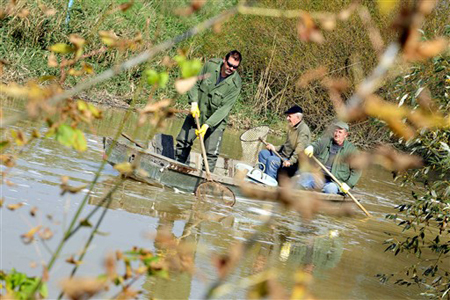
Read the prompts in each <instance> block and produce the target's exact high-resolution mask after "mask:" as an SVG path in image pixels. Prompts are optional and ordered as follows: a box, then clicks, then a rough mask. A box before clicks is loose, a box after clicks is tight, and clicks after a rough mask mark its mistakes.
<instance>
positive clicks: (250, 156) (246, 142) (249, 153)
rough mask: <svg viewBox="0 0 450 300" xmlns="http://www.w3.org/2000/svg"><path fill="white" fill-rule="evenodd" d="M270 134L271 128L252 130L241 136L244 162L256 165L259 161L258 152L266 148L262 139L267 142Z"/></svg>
mask: <svg viewBox="0 0 450 300" xmlns="http://www.w3.org/2000/svg"><path fill="white" fill-rule="evenodd" d="M268 133H269V126H258V127H254V128H251V129H249V130H247V131H245V132H244V133H242V134H241V137H240V140H241V147H242V160H243V161H245V162H248V163H250V164H252V165H253V164H255V163H256V161H257V160H258V152H259V151H261V149H262V148H263V147H264V145H263V144H262V143H261V142H260V140H259V139H260V138H261V139H263V140H265V139H266V137H267V134H268Z"/></svg>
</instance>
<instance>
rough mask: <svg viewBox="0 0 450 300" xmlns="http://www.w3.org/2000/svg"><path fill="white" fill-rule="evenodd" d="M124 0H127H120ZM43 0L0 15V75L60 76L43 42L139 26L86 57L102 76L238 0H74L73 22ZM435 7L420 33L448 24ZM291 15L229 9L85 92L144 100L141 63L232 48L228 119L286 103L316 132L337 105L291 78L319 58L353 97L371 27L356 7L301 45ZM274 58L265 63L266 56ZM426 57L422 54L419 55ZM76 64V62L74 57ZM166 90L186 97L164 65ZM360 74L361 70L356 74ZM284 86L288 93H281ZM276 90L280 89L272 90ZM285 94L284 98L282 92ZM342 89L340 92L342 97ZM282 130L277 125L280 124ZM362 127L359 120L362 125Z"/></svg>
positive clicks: (252, 117)
mask: <svg viewBox="0 0 450 300" xmlns="http://www.w3.org/2000/svg"><path fill="white" fill-rule="evenodd" d="M121 2H122V3H123V2H124V1H121ZM350 2H351V1H349V0H348V1H342V2H341V1H300V0H280V1H269V0H267V1H261V2H258V3H257V5H258V6H262V7H269V8H285V9H299V8H300V9H304V10H307V11H311V12H315V11H329V12H334V13H336V12H339V11H341V10H342V9H344V8H346V7H347V6H348V5H349V4H350ZM41 3H43V4H45V5H46V6H47V7H51V8H54V9H56V10H57V13H56V14H55V15H54V16H46V15H45V14H44V13H43V12H42V11H41V9H40V8H39V7H38V4H37V2H30V3H29V2H28V1H18V2H17V6H16V8H15V9H14V10H13V13H12V14H11V15H8V16H6V17H5V18H3V19H1V20H0V36H1V41H2V42H1V44H0V57H1V58H2V59H5V60H6V61H7V62H8V63H9V64H8V65H7V66H6V67H5V70H4V74H3V82H12V81H17V82H22V83H24V82H26V81H28V80H29V79H32V78H37V77H39V76H43V75H58V74H59V70H58V69H55V68H50V67H48V66H47V57H48V54H49V51H48V50H47V49H48V47H49V46H50V45H52V44H55V43H59V42H62V43H68V37H69V35H70V34H75V33H76V34H78V35H80V36H82V37H83V38H85V39H86V40H87V45H86V51H92V50H95V49H99V48H100V47H102V46H103V44H102V42H101V40H100V39H99V36H98V31H99V30H112V31H114V32H115V33H116V34H117V35H118V36H120V37H121V38H127V39H131V38H133V37H134V36H135V34H136V33H137V32H140V33H141V34H142V44H141V45H140V47H139V48H138V49H136V50H135V51H130V50H127V51H125V52H120V51H117V50H108V51H107V52H106V53H103V54H101V55H97V56H94V57H91V58H88V59H86V62H88V63H90V64H92V65H93V67H94V70H95V73H96V74H99V73H101V72H103V71H105V70H107V69H109V68H111V67H112V66H113V65H114V64H117V63H120V62H123V61H124V60H126V59H128V58H130V57H132V56H134V55H136V54H137V53H139V52H140V51H142V50H144V49H148V48H150V47H152V46H153V45H156V44H158V43H160V42H162V41H165V40H167V39H170V38H172V37H174V36H177V35H179V34H181V33H183V32H185V31H186V30H187V29H189V28H191V27H192V26H194V25H196V24H198V23H200V22H202V21H204V20H206V19H208V18H210V17H212V16H215V15H217V14H219V13H220V12H222V11H224V10H226V9H227V8H229V7H231V6H233V5H235V4H236V3H237V0H229V1H208V2H207V3H206V4H205V6H204V7H202V9H201V10H199V11H198V12H196V13H195V14H192V15H190V16H188V17H180V16H176V15H174V13H173V12H174V11H175V10H176V9H178V8H180V7H183V6H186V5H188V4H189V3H190V1H188V0H184V1H164V0H153V1H142V0H141V1H135V2H134V5H133V6H132V7H131V8H130V9H129V10H128V11H126V12H114V13H110V14H107V12H108V11H110V10H111V8H112V7H114V6H116V5H117V4H118V2H116V1H111V0H83V1H75V2H74V5H73V7H72V9H71V12H70V23H69V24H68V25H67V24H65V19H66V13H67V7H66V5H67V3H66V1H63V2H60V1H58V2H54V1H50V0H43V1H41ZM364 3H365V4H366V5H367V7H368V9H369V11H370V13H371V16H372V19H373V21H374V22H375V24H377V26H378V27H379V28H380V32H381V34H382V36H383V38H384V40H385V43H388V42H389V41H392V40H394V39H395V38H396V35H395V33H393V31H392V30H391V28H392V26H391V25H392V22H393V21H394V16H395V14H389V15H381V14H380V13H379V12H378V9H377V7H376V2H373V1H364ZM439 5H440V6H439V9H437V10H436V11H435V13H434V14H433V15H431V16H430V17H429V18H428V21H427V23H426V24H425V27H424V32H425V36H426V37H427V38H433V37H435V36H439V35H442V34H443V33H444V32H445V30H446V29H445V28H446V26H445V25H447V26H448V24H447V23H448V20H447V16H448V14H449V13H450V12H449V8H448V5H447V6H446V5H445V3H444V4H442V3H441V4H439ZM23 8H26V9H28V10H29V11H30V14H29V15H28V16H27V17H26V18H21V17H19V16H18V13H17V12H19V11H20V10H21V9H23ZM296 28H297V20H293V19H289V20H288V19H282V18H270V17H261V16H251V15H236V16H234V17H232V18H230V19H229V20H228V22H226V23H225V24H222V31H221V32H219V33H214V32H213V31H212V30H206V31H205V32H204V33H202V34H200V35H198V36H195V37H194V38H191V39H190V40H188V41H185V42H183V43H181V44H179V45H177V48H176V49H172V50H170V51H168V52H167V53H163V54H161V55H159V56H157V57H155V58H154V59H153V60H151V61H149V62H148V63H147V64H146V65H141V66H138V67H135V68H133V69H131V70H129V71H128V72H125V73H122V74H120V75H118V76H116V77H114V78H113V79H111V80H109V81H107V82H105V83H102V84H100V85H98V86H96V87H94V88H92V89H91V90H90V91H86V95H87V96H88V97H89V98H91V99H93V98H96V97H106V96H107V97H116V98H118V99H122V100H123V101H126V102H129V101H130V100H131V99H132V98H133V97H135V98H136V99H138V102H139V103H140V105H143V104H144V103H145V102H146V101H147V99H148V98H149V93H150V89H149V88H148V87H145V88H144V90H143V91H142V92H141V93H140V94H139V95H134V92H135V91H136V90H137V87H138V86H139V84H140V79H141V73H142V71H143V70H145V68H154V69H156V70H158V71H162V70H165V67H164V66H162V65H161V61H162V58H163V56H165V55H168V56H171V57H173V56H174V55H176V53H177V50H179V49H182V50H183V51H185V53H187V55H188V57H189V58H201V59H203V60H206V59H209V58H212V57H220V56H222V55H224V54H225V53H226V52H228V51H229V50H231V49H238V50H240V51H241V52H242V54H243V62H242V65H241V67H240V69H239V73H240V74H241V77H242V78H243V91H242V93H241V96H240V98H239V100H238V103H237V105H236V106H235V108H234V109H233V115H234V116H233V118H232V121H233V122H232V123H233V124H234V125H236V126H242V127H248V126H253V125H257V124H260V123H265V124H270V125H273V126H277V125H275V124H277V123H279V122H280V121H281V123H282V124H283V122H284V119H283V114H282V113H283V111H285V110H286V108H288V107H290V106H291V105H293V104H299V105H300V106H302V107H303V109H304V111H305V114H306V116H307V120H308V123H309V124H310V126H311V128H312V129H313V130H314V131H317V132H320V131H321V130H322V129H323V128H325V126H326V125H327V124H328V123H329V122H330V120H332V119H333V118H334V117H335V112H334V108H333V106H332V104H331V101H330V99H329V96H328V94H327V93H326V91H325V90H324V89H323V88H322V87H321V86H320V84H318V83H317V82H315V83H313V84H312V85H311V86H309V87H308V88H306V89H299V88H297V87H296V86H295V83H296V81H297V79H298V78H299V77H300V76H301V75H302V74H303V73H304V72H305V71H307V70H310V69H314V68H317V67H319V66H325V67H327V69H328V70H329V72H330V76H332V77H336V78H337V77H344V78H347V79H348V81H349V82H350V88H349V90H348V91H347V93H346V95H347V96H348V95H351V93H352V92H353V90H354V89H355V86H356V85H357V84H358V82H359V80H360V78H361V76H366V75H367V74H369V72H370V71H371V70H372V69H373V67H374V66H375V64H376V63H377V56H376V53H375V51H374V49H373V47H372V46H371V43H370V40H369V37H368V33H367V31H366V30H365V29H364V26H363V24H362V22H361V20H360V18H359V17H358V16H357V15H356V14H353V15H352V17H350V19H349V20H348V21H346V22H340V21H338V22H337V27H336V30H334V31H329V32H328V31H323V34H324V37H325V42H324V43H323V44H321V45H319V44H315V43H305V42H302V41H300V40H299V39H298V35H297V29H296ZM270 61H271V63H269V62H270ZM426 63H429V62H426ZM75 67H76V68H80V64H79V63H78V64H77V65H76V66H75ZM266 69H268V73H269V76H270V78H269V80H268V82H267V83H266V85H265V86H263V87H264V88H266V87H269V88H270V91H269V92H268V93H267V94H266V95H265V96H264V97H260V98H256V97H255V95H256V94H257V92H258V84H259V83H260V80H261V78H262V75H263V74H264V72H265V70H266ZM170 72H171V73H170V82H169V85H168V87H167V88H165V89H159V90H157V91H156V93H155V94H154V95H153V98H154V99H161V98H176V101H177V104H178V105H179V106H185V105H186V101H187V99H186V96H181V97H177V95H176V92H175V90H174V88H173V82H174V80H175V78H176V77H177V76H178V71H177V70H176V69H172V70H170ZM358 74H359V75H358ZM86 79H88V76H82V77H71V76H69V78H68V79H67V81H66V82H65V87H70V86H73V85H75V84H77V83H78V82H80V81H82V80H86ZM390 83H391V82H387V86H386V87H385V88H384V89H383V90H380V95H381V96H383V97H384V96H386V97H387V96H389V98H388V99H395V97H397V95H396V94H395V91H393V90H392V87H391V86H390ZM283 89H285V91H284V92H283ZM276 95H278V96H276ZM281 95H282V96H281ZM346 95H344V97H345V96H346ZM278 127H280V128H282V127H283V125H278ZM362 130H363V131H362V132H364V128H362Z"/></svg>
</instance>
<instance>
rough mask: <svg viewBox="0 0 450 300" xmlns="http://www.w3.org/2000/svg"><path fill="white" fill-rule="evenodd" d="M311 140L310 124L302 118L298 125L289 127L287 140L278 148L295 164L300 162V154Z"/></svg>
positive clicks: (282, 154)
mask: <svg viewBox="0 0 450 300" xmlns="http://www.w3.org/2000/svg"><path fill="white" fill-rule="evenodd" d="M310 142H311V131H310V130H309V127H308V125H306V123H305V122H304V121H303V120H301V121H300V122H299V123H298V124H297V125H295V126H294V127H290V128H289V130H288V132H287V136H286V142H284V144H283V145H281V146H279V147H277V148H276V150H277V152H278V153H280V154H281V156H283V157H285V158H287V159H289V162H290V163H291V165H293V164H295V163H297V162H298V154H299V153H300V152H302V151H303V149H305V148H306V146H308V145H309V143H310Z"/></svg>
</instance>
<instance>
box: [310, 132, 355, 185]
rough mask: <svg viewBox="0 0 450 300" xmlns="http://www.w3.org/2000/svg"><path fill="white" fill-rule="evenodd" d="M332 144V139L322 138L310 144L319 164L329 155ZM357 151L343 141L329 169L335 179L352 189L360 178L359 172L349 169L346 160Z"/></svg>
mask: <svg viewBox="0 0 450 300" xmlns="http://www.w3.org/2000/svg"><path fill="white" fill-rule="evenodd" d="M332 142H333V138H332V137H322V138H321V139H319V140H317V141H315V142H314V143H312V146H313V147H314V155H315V156H316V157H317V159H318V160H320V162H321V163H323V164H325V163H326V162H327V160H328V156H329V155H330V147H331V143H332ZM357 153H358V149H356V147H355V146H354V145H353V144H352V143H351V142H349V141H348V140H345V141H344V144H343V145H342V147H341V149H339V152H338V153H337V154H336V157H335V158H334V162H333V166H332V167H331V173H332V174H333V175H334V176H336V178H337V179H338V180H339V181H341V182H345V183H347V184H348V186H349V187H351V188H353V187H354V186H355V185H356V183H357V182H358V180H359V178H360V177H361V171H360V170H356V169H354V168H351V167H350V166H349V164H348V163H347V162H346V160H347V159H348V158H349V156H351V155H354V154H357Z"/></svg>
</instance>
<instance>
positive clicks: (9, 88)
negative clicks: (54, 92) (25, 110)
mask: <svg viewBox="0 0 450 300" xmlns="http://www.w3.org/2000/svg"><path fill="white" fill-rule="evenodd" d="M28 91H29V90H28V88H26V87H22V86H20V85H18V84H16V83H11V84H10V85H4V84H0V93H2V94H5V95H8V96H10V97H14V98H22V97H26V96H28Z"/></svg>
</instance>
